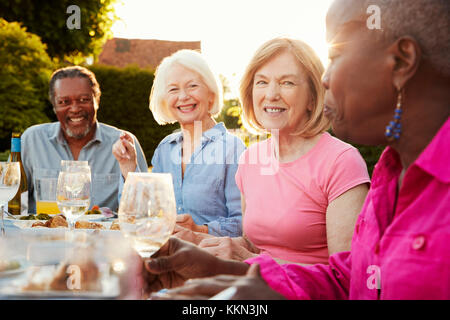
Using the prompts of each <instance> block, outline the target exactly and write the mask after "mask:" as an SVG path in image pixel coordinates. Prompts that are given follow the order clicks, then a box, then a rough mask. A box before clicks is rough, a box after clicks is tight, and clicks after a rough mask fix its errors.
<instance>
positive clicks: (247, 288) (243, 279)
mask: <svg viewBox="0 0 450 320" xmlns="http://www.w3.org/2000/svg"><path fill="white" fill-rule="evenodd" d="M228 288H233V292H234V294H232V296H231V297H229V298H228V299H229V300H280V299H285V298H284V297H283V296H282V295H281V294H279V293H278V292H275V291H274V290H272V289H271V288H270V287H269V286H268V285H267V283H266V282H265V281H264V279H263V278H262V277H261V274H260V270H259V265H252V266H251V267H250V268H249V269H248V271H247V274H246V275H245V276H230V275H219V276H215V277H212V278H205V279H194V280H189V281H187V282H186V283H185V285H184V286H182V287H179V288H175V289H172V290H168V291H167V292H165V293H162V294H161V293H154V294H152V295H151V299H154V300H172V299H180V300H187V299H195V300H200V299H209V298H211V297H213V296H215V295H216V294H218V293H220V292H222V291H223V290H225V289H228Z"/></svg>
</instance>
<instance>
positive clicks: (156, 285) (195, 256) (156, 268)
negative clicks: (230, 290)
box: [144, 237, 248, 291]
mask: <svg viewBox="0 0 450 320" xmlns="http://www.w3.org/2000/svg"><path fill="white" fill-rule="evenodd" d="M145 267H146V269H147V274H146V275H145V276H144V278H145V280H146V282H147V283H146V289H147V290H148V291H159V290H161V289H163V288H174V287H178V286H180V285H182V284H183V283H184V282H185V281H186V280H188V279H192V278H202V277H210V276H213V275H216V274H219V273H229V274H245V272H246V270H247V268H248V265H247V264H245V263H241V262H233V261H226V260H223V259H220V258H217V257H215V256H213V255H211V254H209V253H208V252H206V251H205V250H203V249H200V248H198V247H197V246H195V245H193V244H191V243H189V242H186V241H183V240H180V239H177V238H175V237H171V238H170V239H169V241H167V243H166V244H165V245H164V246H163V247H161V249H160V250H159V251H158V252H157V253H155V254H154V255H153V256H152V257H151V259H149V260H147V261H146V265H145Z"/></svg>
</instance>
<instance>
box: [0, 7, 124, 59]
mask: <svg viewBox="0 0 450 320" xmlns="http://www.w3.org/2000/svg"><path fill="white" fill-rule="evenodd" d="M115 2H116V0H77V1H72V0H46V1H36V0H15V1H10V0H0V17H3V18H4V19H5V20H7V21H9V22H12V21H18V22H22V23H23V26H25V27H26V28H27V30H28V31H29V32H31V33H34V34H37V35H39V36H40V37H41V39H42V42H43V43H45V44H46V45H47V52H48V54H49V55H50V56H51V57H54V58H58V59H59V60H61V61H62V60H66V61H68V62H71V63H74V64H78V63H81V62H83V61H84V59H85V57H88V56H93V57H94V58H96V57H97V55H98V54H99V53H100V51H101V48H102V46H103V44H104V42H105V41H106V39H107V38H108V37H110V36H112V33H111V31H110V28H111V26H112V24H113V21H114V20H115V19H116V17H115V14H114V7H113V3H115ZM73 5H76V6H77V8H79V22H80V23H79V25H75V24H74V23H73V20H74V19H75V18H77V16H76V15H77V13H78V12H77V10H78V9H77V8H76V7H75V9H74V6H73ZM68 11H69V12H68ZM74 15H75V16H74ZM76 27H79V29H76ZM69 28H72V29H69Z"/></svg>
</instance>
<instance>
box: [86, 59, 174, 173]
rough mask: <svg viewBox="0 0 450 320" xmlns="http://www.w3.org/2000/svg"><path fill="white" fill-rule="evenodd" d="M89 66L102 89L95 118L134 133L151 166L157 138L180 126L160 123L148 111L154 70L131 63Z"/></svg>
mask: <svg viewBox="0 0 450 320" xmlns="http://www.w3.org/2000/svg"><path fill="white" fill-rule="evenodd" d="M89 69H90V70H91V71H92V72H94V73H95V76H96V78H97V81H98V83H99V84H100V89H101V90H102V95H101V98H100V107H99V110H98V114H97V116H98V120H99V121H100V122H103V123H106V124H109V125H112V126H115V127H118V128H120V129H124V130H128V131H130V132H131V133H133V134H134V135H135V136H136V137H137V138H138V140H139V143H140V144H141V146H142V149H143V150H144V153H145V156H146V158H147V163H148V165H149V166H150V162H151V159H152V156H153V152H154V150H155V149H156V147H157V146H158V144H159V142H161V140H162V139H163V138H164V137H165V136H167V135H168V134H170V133H172V132H173V131H174V130H176V129H178V128H179V125H178V124H173V125H165V126H160V125H159V124H158V123H157V122H156V121H155V119H154V118H153V115H152V113H151V112H150V109H149V96H150V89H151V87H152V85H153V79H154V75H153V72H151V71H148V70H144V69H139V68H138V67H134V66H130V67H127V68H117V67H110V66H101V65H94V66H91V67H89Z"/></svg>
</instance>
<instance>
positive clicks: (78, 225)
mask: <svg viewBox="0 0 450 320" xmlns="http://www.w3.org/2000/svg"><path fill="white" fill-rule="evenodd" d="M75 229H105V227H104V226H103V225H102V224H100V223H96V222H89V221H77V222H75Z"/></svg>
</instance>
